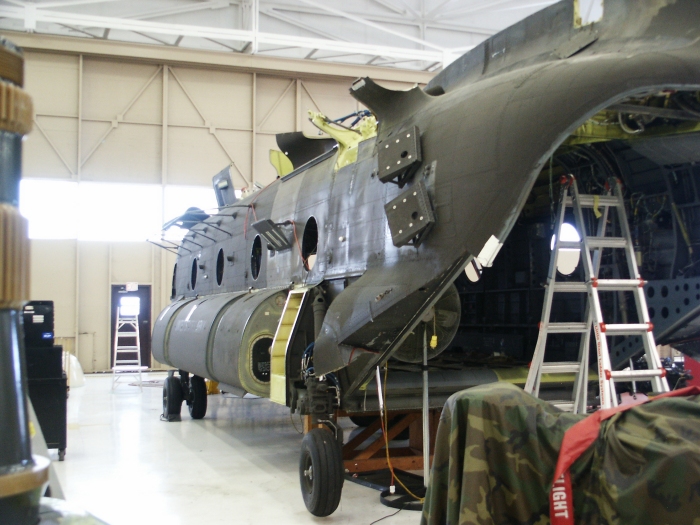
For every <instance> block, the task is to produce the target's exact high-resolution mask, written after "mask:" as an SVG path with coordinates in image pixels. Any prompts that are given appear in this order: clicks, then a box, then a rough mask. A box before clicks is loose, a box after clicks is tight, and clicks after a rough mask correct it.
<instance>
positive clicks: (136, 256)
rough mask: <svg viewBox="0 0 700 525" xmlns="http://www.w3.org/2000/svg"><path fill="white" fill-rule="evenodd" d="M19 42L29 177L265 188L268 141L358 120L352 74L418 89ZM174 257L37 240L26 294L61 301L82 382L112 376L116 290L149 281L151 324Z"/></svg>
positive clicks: (381, 73) (61, 335)
mask: <svg viewBox="0 0 700 525" xmlns="http://www.w3.org/2000/svg"><path fill="white" fill-rule="evenodd" d="M14 36H15V37H16V38H14V39H15V40H16V41H17V40H19V42H18V43H19V44H20V45H22V46H24V47H25V58H26V60H25V63H26V72H25V76H26V80H25V84H26V89H27V91H28V92H29V94H30V95H31V96H32V97H33V99H34V104H35V119H34V130H33V132H32V133H31V135H30V136H29V137H28V138H27V140H26V142H25V145H24V160H23V162H24V177H25V178H39V179H54V180H66V181H93V182H110V183H114V182H128V183H148V184H159V185H162V186H163V188H165V187H166V186H167V185H190V186H192V185H201V186H207V187H210V184H211V177H212V176H213V175H214V174H216V173H217V172H218V171H220V170H221V169H222V168H224V167H225V166H227V165H228V164H233V165H234V170H233V171H234V173H235V174H236V175H235V178H234V184H235V186H236V188H238V189H240V188H241V187H243V186H248V185H250V184H252V183H253V182H258V183H260V184H263V185H266V184H268V183H270V182H271V181H272V180H274V178H275V175H276V174H275V172H274V170H273V168H272V167H271V166H270V165H269V162H268V151H269V150H270V149H271V148H275V147H276V145H275V134H276V133H280V132H289V131H298V130H301V131H304V132H306V133H307V134H316V133H317V130H316V129H315V128H314V127H313V126H312V125H311V124H310V123H309V122H308V119H307V118H306V112H307V110H309V109H312V110H314V111H321V112H323V113H325V114H326V115H328V116H330V117H339V116H343V115H346V114H348V113H351V112H353V111H355V110H357V109H358V104H357V102H356V101H355V100H354V99H352V98H351V97H350V96H349V95H348V88H349V85H350V83H351V82H352V80H353V79H354V78H356V77H357V76H359V75H369V76H372V77H374V78H376V79H378V80H379V81H380V82H381V83H382V84H383V85H385V86H387V87H390V88H394V89H407V88H409V87H411V86H412V83H409V82H406V81H401V80H399V81H397V80H395V79H396V78H397V77H398V78H400V79H401V77H402V76H403V78H406V79H407V78H408V75H409V73H408V72H399V73H397V72H396V71H397V70H382V69H379V68H372V67H367V68H366V71H362V70H361V69H360V70H358V67H355V66H350V67H341V66H338V65H337V64H336V65H333V66H332V67H329V72H330V71H332V74H329V75H328V76H324V75H323V74H322V73H319V72H318V71H314V73H313V74H309V73H306V74H304V73H299V74H294V73H292V72H289V71H281V72H276V71H271V68H264V69H262V68H261V69H259V70H257V69H256V68H255V67H253V68H251V67H239V66H236V65H234V66H228V65H226V64H212V63H215V62H221V60H220V57H219V56H220V55H222V54H221V53H211V54H210V55H212V56H211V57H206V56H205V57H204V58H205V60H204V61H205V62H207V64H206V65H204V64H199V63H193V62H189V63H188V62H187V60H172V59H173V53H174V52H175V51H174V50H172V49H166V50H164V51H163V55H164V57H165V58H164V59H163V60H158V57H157V56H154V49H157V48H156V47H155V46H151V47H149V49H148V56H149V59H148V60H139V59H136V58H134V57H133V55H135V54H138V53H137V52H135V51H134V50H133V48H134V46H130V47H129V50H127V52H125V53H123V56H119V54H120V53H119V50H118V49H117V48H116V46H115V47H112V48H110V47H109V46H108V48H107V52H105V51H104V49H105V47H104V46H105V45H104V43H101V42H96V43H91V42H84V43H82V42H81V43H80V49H79V50H76V44H75V43H74V42H73V41H74V40H78V39H65V41H61V40H60V39H59V40H58V42H59V45H56V44H55V42H56V39H53V40H50V41H49V42H50V43H49V44H46V42H47V39H42V38H40V37H37V38H36V40H33V39H32V37H31V36H27V35H14ZM9 38H10V39H13V35H9ZM66 42H67V43H66ZM61 46H63V49H61ZM97 46H101V47H99V52H95V50H97V49H98V47H97ZM144 47H145V46H144ZM44 48H46V49H44ZM69 48H70V50H67V49H69ZM137 51H138V50H137ZM190 55H191V52H190V53H189V55H188V56H190ZM183 56H184V52H183ZM196 56H198V57H200V58H201V57H203V56H204V55H202V54H201V53H200V54H199V55H196ZM166 59H167V60H166ZM278 62H279V60H278ZM288 62H291V61H288ZM250 63H251V64H253V65H254V64H255V62H254V61H252V62H250ZM261 63H262V62H261ZM293 65H294V64H291V66H293ZM291 66H290V64H287V65H285V68H286V69H290V67H291ZM314 67H316V66H315V65H314ZM343 72H344V74H343ZM358 73H359V74H358ZM344 75H346V76H344ZM412 75H413V76H415V77H416V80H417V81H425V80H427V77H426V75H421V74H418V75H416V74H415V73H412ZM124 209H125V212H128V209H129V203H128V202H125V203H124ZM183 211H184V210H183ZM170 218H172V217H163V220H164V221H165V220H168V219H170ZM80 220H84V221H89V220H90V217H81V218H80ZM174 261H175V258H174V256H173V255H172V254H169V253H167V252H165V251H163V250H161V249H159V248H156V247H154V246H153V245H151V244H148V243H146V242H140V243H123V242H95V241H79V240H75V239H65V240H43V239H34V240H32V263H31V264H32V289H31V297H32V299H37V300H40V299H50V300H53V301H54V302H55V307H56V336H57V339H58V343H60V344H63V345H64V347H65V348H66V349H68V350H70V351H71V352H73V353H75V354H76V355H77V356H78V358H79V360H80V362H81V365H82V366H83V369H84V370H85V371H86V372H92V371H101V370H107V369H108V368H109V349H110V341H109V338H110V336H109V334H110V323H111V320H110V293H111V292H110V290H111V285H112V284H124V283H126V282H138V283H140V284H150V285H151V286H152V318H155V316H156V315H157V314H158V312H160V311H161V309H162V308H163V307H164V306H165V305H166V304H167V303H168V302H169V295H170V283H171V279H172V268H173V265H174ZM76 338H77V343H76ZM160 366H161V365H159V364H157V363H154V367H160Z"/></svg>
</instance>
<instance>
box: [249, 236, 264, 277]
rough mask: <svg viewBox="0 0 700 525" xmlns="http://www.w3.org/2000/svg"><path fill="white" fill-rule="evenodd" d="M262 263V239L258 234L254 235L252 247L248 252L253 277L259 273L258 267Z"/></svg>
mask: <svg viewBox="0 0 700 525" xmlns="http://www.w3.org/2000/svg"><path fill="white" fill-rule="evenodd" d="M261 265H262V241H261V240H260V235H258V236H256V237H255V240H254V241H253V249H252V250H251V252H250V273H251V274H252V275H253V279H257V278H258V275H260V267H261Z"/></svg>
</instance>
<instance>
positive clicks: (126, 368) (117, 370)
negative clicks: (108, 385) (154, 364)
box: [112, 364, 148, 372]
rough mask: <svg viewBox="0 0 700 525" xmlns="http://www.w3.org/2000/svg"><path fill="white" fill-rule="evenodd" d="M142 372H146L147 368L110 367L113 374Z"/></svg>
mask: <svg viewBox="0 0 700 525" xmlns="http://www.w3.org/2000/svg"><path fill="white" fill-rule="evenodd" d="M142 370H148V367H147V366H141V365H138V364H137V365H115V366H113V367H112V371H113V372H139V371H142Z"/></svg>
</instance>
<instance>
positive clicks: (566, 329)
mask: <svg viewBox="0 0 700 525" xmlns="http://www.w3.org/2000/svg"><path fill="white" fill-rule="evenodd" d="M543 328H545V329H546V330H547V332H548V333H550V334H583V333H585V332H586V330H587V329H588V326H587V325H586V323H548V324H546V325H545V326H544V327H543Z"/></svg>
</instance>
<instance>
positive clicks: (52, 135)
mask: <svg viewBox="0 0 700 525" xmlns="http://www.w3.org/2000/svg"><path fill="white" fill-rule="evenodd" d="M22 159H23V160H22V162H23V166H22V168H23V172H24V173H23V174H24V176H25V177H38V178H42V179H49V178H61V179H70V178H72V177H75V174H76V173H77V172H78V120H77V119H76V118H66V117H46V116H41V115H37V116H36V117H35V123H34V129H33V131H32V133H31V134H30V135H28V136H27V138H26V139H25V141H24V144H23V151H22Z"/></svg>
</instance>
